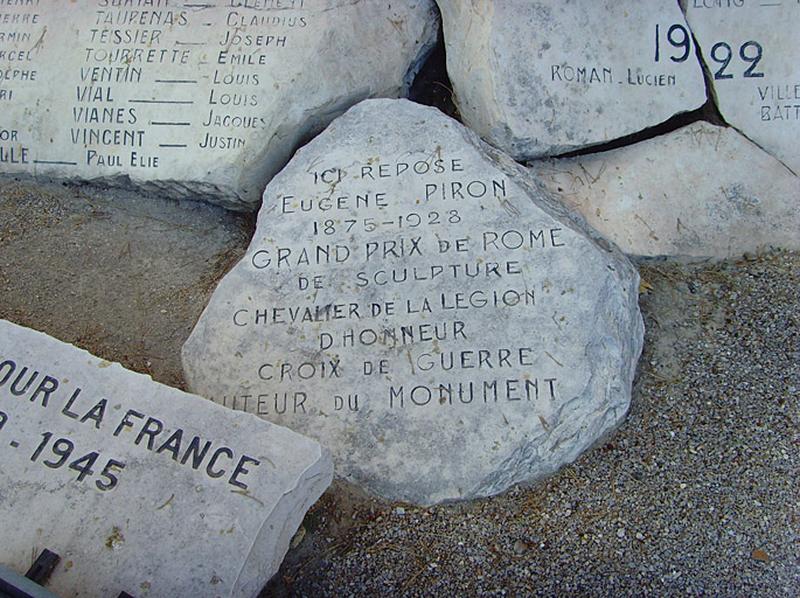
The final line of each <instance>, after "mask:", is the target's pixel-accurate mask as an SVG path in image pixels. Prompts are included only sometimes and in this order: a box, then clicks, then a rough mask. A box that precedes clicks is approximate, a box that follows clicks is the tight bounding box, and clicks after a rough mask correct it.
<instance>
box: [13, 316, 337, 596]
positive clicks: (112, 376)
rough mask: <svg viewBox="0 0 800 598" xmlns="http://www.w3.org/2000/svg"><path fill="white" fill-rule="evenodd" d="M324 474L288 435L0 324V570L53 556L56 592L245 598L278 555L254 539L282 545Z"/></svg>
mask: <svg viewBox="0 0 800 598" xmlns="http://www.w3.org/2000/svg"><path fill="white" fill-rule="evenodd" d="M331 477H332V465H331V463H330V459H329V458H328V457H327V456H326V455H325V454H324V453H323V452H322V450H321V448H320V447H319V445H317V444H316V443H314V442H312V441H310V440H308V439H306V438H304V437H302V436H299V435H298V434H294V433H293V432H290V431H289V430H286V429H284V428H280V427H278V426H272V425H270V424H268V423H267V422H264V421H261V420H259V419H257V418H255V417H249V416H243V415H242V414H241V413H240V414H234V413H231V412H230V411H228V410H225V409H222V408H220V407H218V406H217V405H214V404H212V403H211V402H209V401H206V400H204V399H202V398H200V397H196V396H191V395H188V394H186V393H184V392H182V391H179V390H176V389H174V388H169V387H166V386H162V385H160V384H157V383H155V382H153V381H152V380H151V379H150V378H149V377H146V376H142V375H140V374H135V373H133V372H130V371H127V370H124V369H123V368H122V367H121V366H119V365H118V364H112V363H109V362H106V361H102V360H100V359H99V358H97V357H94V356H92V355H89V354H88V353H86V352H85V351H82V350H80V349H77V348H76V347H73V346H70V345H67V344H65V343H62V342H60V341H57V340H56V339H53V338H50V337H48V336H46V335H44V334H42V333H40V332H36V331H34V330H29V329H26V328H22V327H20V326H17V325H15V324H12V323H10V322H7V321H4V320H0V488H2V496H3V500H0V529H2V530H3V541H2V542H0V562H2V563H4V564H5V565H7V566H9V567H12V568H13V569H15V570H17V571H23V572H24V571H25V570H26V569H27V567H29V566H30V559H31V556H30V555H31V551H32V550H33V552H34V553H36V552H38V551H39V550H41V548H43V547H44V546H46V547H47V548H49V549H50V550H52V551H53V552H56V553H57V554H59V555H62V560H61V563H60V564H59V565H58V566H57V567H56V568H55V569H54V571H53V572H52V575H51V576H50V579H49V580H48V588H49V589H50V590H52V592H53V593H54V595H55V594H57V595H59V596H76V595H79V594H81V595H82V594H85V593H86V591H87V588H89V589H90V594H91V595H97V596H100V595H103V596H105V595H110V596H116V595H118V594H120V592H122V591H125V592H126V593H129V592H135V591H139V590H141V589H142V588H146V589H147V591H148V592H152V593H154V594H157V595H163V596H178V595H184V594H185V595H192V596H204V595H215V596H246V595H253V594H254V593H257V592H258V590H259V589H260V588H261V587H262V586H263V585H264V583H265V582H266V580H267V579H268V578H269V577H270V575H272V574H273V573H274V572H275V569H277V566H278V564H279V563H280V561H281V558H282V556H283V552H282V551H285V550H286V545H287V543H286V542H282V541H281V540H279V539H277V538H276V536H277V534H263V533H260V531H261V530H262V528H264V527H265V526H269V527H272V526H275V527H277V526H286V529H287V530H288V531H287V532H284V533H289V534H291V532H292V531H293V529H295V528H296V526H297V525H299V523H300V521H301V520H302V517H303V514H304V513H305V509H306V508H307V505H308V504H309V502H310V501H313V500H314V499H315V498H317V497H318V496H319V494H320V493H321V492H322V491H323V490H324V488H325V487H326V486H327V484H328V483H329V482H330V479H331ZM279 504H280V505H282V506H281V508H280V509H279V515H275V512H276V508H277V505H279ZM273 518H275V519H274V521H273ZM292 526H295V528H293V527H292ZM43 534H44V535H43ZM186 546H194V547H195V549H194V550H191V551H186V550H185V548H186ZM251 550H256V551H257V552H258V553H259V554H260V555H267V557H266V558H268V559H269V563H274V568H273V566H267V567H266V570H265V567H264V565H263V562H260V563H259V566H258V567H254V568H253V569H252V571H250V570H248V567H246V566H244V565H245V564H246V563H247V562H248V561H247V559H248V555H249V554H250V551H251ZM112 557H113V558H112ZM119 559H124V561H125V563H127V565H128V566H125V567H120V566H119ZM243 586H244V587H249V588H250V590H251V591H248V590H243V589H241V588H242V587H243ZM187 592H188V594H186V593H187Z"/></svg>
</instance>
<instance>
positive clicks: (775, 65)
mask: <svg viewBox="0 0 800 598" xmlns="http://www.w3.org/2000/svg"><path fill="white" fill-rule="evenodd" d="M687 18H688V20H689V24H690V25H691V27H692V29H693V31H694V32H695V35H696V36H697V39H698V43H699V45H700V49H701V50H702V53H703V57H704V58H705V60H706V63H707V64H708V66H709V69H710V71H711V74H712V80H713V84H714V89H715V91H716V95H717V101H718V104H719V108H720V111H721V112H722V114H723V116H724V117H725V118H726V119H727V120H728V122H730V123H731V124H732V125H734V126H736V127H737V128H739V129H740V130H742V131H743V132H744V133H745V134H746V135H748V136H749V137H751V138H752V139H754V140H755V141H757V142H758V143H759V144H760V145H762V146H763V147H765V149H767V150H768V151H770V152H771V153H773V155H775V156H776V157H777V158H779V159H781V160H782V161H783V162H784V163H785V164H787V165H788V166H789V167H790V168H792V169H793V170H794V171H795V172H799V171H800V158H798V153H797V151H796V148H795V145H796V144H795V139H796V136H797V133H798V131H800V124H799V123H800V74H799V73H798V69H797V61H798V59H800V42H798V38H797V34H796V31H795V29H796V26H795V25H796V23H797V20H798V18H800V2H798V0H724V1H723V0H692V1H691V2H689V3H688V6H687Z"/></svg>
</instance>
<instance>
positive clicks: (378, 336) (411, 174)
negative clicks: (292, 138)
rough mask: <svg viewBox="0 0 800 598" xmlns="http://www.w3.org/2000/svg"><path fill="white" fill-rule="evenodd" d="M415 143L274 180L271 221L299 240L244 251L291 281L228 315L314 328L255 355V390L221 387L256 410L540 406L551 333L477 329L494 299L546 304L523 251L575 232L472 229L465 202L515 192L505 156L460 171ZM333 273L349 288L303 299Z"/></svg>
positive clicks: (548, 377)
mask: <svg viewBox="0 0 800 598" xmlns="http://www.w3.org/2000/svg"><path fill="white" fill-rule="evenodd" d="M412 158H413V159H409V160H407V161H405V160H404V161H393V162H390V163H371V162H370V161H369V160H364V161H357V162H355V164H354V165H352V164H351V165H342V164H329V165H328V164H326V165H324V166H322V165H321V166H320V168H319V169H314V170H312V171H311V172H308V173H307V180H306V181H304V183H306V185H307V186H304V187H303V189H302V190H299V189H298V190H296V191H295V190H292V189H286V190H285V191H286V192H285V193H282V194H281V195H280V197H279V198H278V200H277V202H276V203H275V204H274V206H273V208H272V209H273V210H274V217H275V218H276V219H277V220H278V221H279V222H280V224H279V226H287V227H296V228H298V229H299V230H302V231H303V232H304V233H305V235H304V237H303V238H305V239H307V240H308V242H307V243H298V242H297V241H298V239H289V238H284V239H283V240H282V242H278V241H277V240H276V241H275V243H274V244H263V245H259V246H256V247H255V248H253V249H251V252H250V255H249V257H248V258H247V267H248V269H250V270H251V271H252V272H253V273H255V275H256V276H258V277H260V278H261V279H262V280H263V281H264V283H265V284H269V281H270V280H272V279H273V278H274V277H275V276H280V275H284V276H285V277H286V279H287V280H289V281H290V283H289V284H291V286H292V287H293V289H286V290H287V293H286V295H285V297H284V301H275V298H273V300H272V301H269V302H267V301H265V302H262V303H253V304H251V303H248V304H247V305H234V306H232V307H231V309H230V310H229V314H228V325H229V326H230V327H231V328H232V329H233V330H235V331H236V334H246V335H263V336H265V337H269V336H271V335H272V334H273V332H274V331H275V330H276V329H283V330H286V329H302V330H311V329H313V331H314V332H313V334H314V338H301V339H299V341H300V342H301V343H302V344H303V345H306V346H307V347H308V348H309V349H313V350H315V351H317V352H318V353H317V355H318V357H317V358H315V359H310V360H301V359H293V358H290V357H288V356H287V353H286V352H281V351H277V352H271V353H272V354H271V355H269V358H268V359H265V360H264V361H263V362H259V363H257V364H254V367H253V370H252V371H251V376H252V379H251V381H252V385H251V386H252V388H251V390H249V391H247V392H240V393H235V394H228V395H223V396H218V397H214V398H215V399H216V400H218V401H219V402H220V403H222V404H223V405H226V406H229V407H232V408H234V409H241V410H243V411H250V412H253V413H257V414H259V415H271V414H275V415H282V414H291V415H294V416H299V417H302V416H309V417H318V416H319V415H320V414H321V413H325V412H342V414H343V415H344V416H345V417H347V413H351V414H353V416H355V414H356V413H357V412H359V411H361V410H367V411H369V410H372V409H373V408H374V404H375V403H379V404H382V407H384V408H388V409H389V410H404V409H420V408H426V409H443V408H448V407H450V408H456V409H464V408H469V407H471V408H473V409H474V408H477V409H487V408H492V407H493V406H497V405H500V404H502V403H508V402H512V403H513V402H519V403H520V404H525V405H527V406H528V409H530V410H531V413H533V412H535V408H536V406H537V405H539V404H541V403H542V402H547V401H553V400H555V399H556V398H557V394H558V392H559V382H558V380H559V373H558V372H557V370H558V365H557V364H556V363H554V362H552V361H550V362H549V363H547V364H546V365H545V364H544V363H543V361H544V360H542V359H541V357H542V356H543V355H544V354H545V353H546V347H542V346H537V345H536V344H534V343H530V344H524V345H523V344H519V343H513V342H509V343H507V344H505V345H497V344H496V343H490V342H487V340H486V339H482V338H481V334H480V329H481V322H483V321H488V320H491V319H492V318H493V317H495V316H494V314H495V313H498V312H513V311H522V312H525V311H535V310H537V309H541V308H542V307H541V305H540V304H537V300H540V295H541V294H542V293H545V294H554V293H556V292H557V290H556V289H554V288H547V289H543V287H542V280H541V279H540V276H538V275H537V274H536V273H535V270H534V268H532V265H531V262H533V263H535V262H536V261H539V260H542V261H543V260H546V254H548V253H550V252H558V251H565V250H567V251H568V250H569V239H570V237H571V235H572V233H571V232H569V231H565V230H564V229H563V228H562V227H560V226H547V227H531V226H524V225H520V226H513V225H511V223H510V222H509V223H507V224H506V225H504V226H497V225H486V226H484V227H482V228H481V229H480V230H478V231H475V230H474V228H473V225H472V224H470V222H469V220H468V219H469V216H468V214H470V213H474V212H475V209H476V205H483V204H487V205H496V204H501V205H502V203H503V202H507V201H508V200H509V199H510V198H511V197H515V198H518V197H519V195H518V194H519V190H517V189H514V188H513V183H511V181H510V180H509V179H508V178H507V177H505V176H502V175H501V174H500V173H499V172H498V174H497V175H496V176H490V177H480V176H478V175H476V173H475V172H474V171H473V172H469V171H468V169H466V168H465V167H464V161H463V159H462V158H461V157H459V156H447V155H446V154H445V153H444V151H443V150H440V151H439V154H438V155H437V156H435V157H430V156H422V155H417V156H412ZM470 170H471V169H470ZM413 197H416V198H418V200H417V201H416V202H413V201H409V199H410V198H413ZM415 204H416V205H417V206H418V207H417V208H414V209H408V206H412V205H415ZM465 208H466V209H465ZM332 288H339V289H343V290H342V291H341V292H339V293H337V295H338V297H337V299H336V301H335V302H327V301H325V302H316V301H313V302H312V301H304V300H301V297H302V298H305V297H308V296H309V294H310V295H311V296H312V297H313V296H315V295H317V294H323V293H324V294H325V295H326V296H330V295H331V289H332ZM344 289H349V290H347V291H344ZM368 298H369V299H368ZM545 303H547V301H546V300H545ZM509 340H510V339H509ZM356 349H357V350H356ZM363 354H368V355H370V356H371V357H370V358H369V359H360V358H358V357H357V355H363ZM523 371H524V372H526V373H525V375H524V376H523V375H522V374H521V372H523ZM395 380H396V381H395ZM314 388H317V389H318V388H327V389H328V390H327V392H326V393H323V394H321V393H320V392H319V391H316V392H314V391H312V389H314Z"/></svg>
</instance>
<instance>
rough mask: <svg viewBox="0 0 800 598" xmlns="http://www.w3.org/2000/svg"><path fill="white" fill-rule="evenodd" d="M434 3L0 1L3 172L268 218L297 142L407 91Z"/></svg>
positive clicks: (426, 44)
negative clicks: (366, 103) (98, 183)
mask: <svg viewBox="0 0 800 598" xmlns="http://www.w3.org/2000/svg"><path fill="white" fill-rule="evenodd" d="M437 28H438V17H437V15H436V12H435V5H434V3H433V0H397V1H393V2H391V3H387V2H352V1H350V0H257V1H252V0H214V1H211V2H184V1H180V0H130V1H127V0H126V1H125V2H120V1H118V0H72V1H67V0H15V1H13V2H0V173H31V174H39V175H50V176H57V177H67V178H78V179H102V180H105V181H108V182H114V183H121V184H122V183H124V184H128V183H129V182H130V181H132V182H133V183H135V184H137V185H138V186H140V187H143V188H144V189H146V190H151V191H158V192H160V193H161V194H166V195H169V196H172V197H177V198H189V199H204V200H208V201H211V202H214V203H218V204H222V205H225V206H227V207H230V208H234V209H241V210H248V209H255V207H256V206H257V204H258V201H259V200H260V198H261V193H262V192H263V190H264V186H265V185H266V183H267V181H268V180H269V178H270V177H271V176H272V175H273V174H275V173H276V172H277V171H278V170H280V168H281V167H282V166H283V165H284V164H285V163H286V160H288V158H289V156H290V155H291V153H292V152H293V151H294V150H295V148H296V147H297V145H298V143H299V142H301V141H302V140H303V139H304V138H306V137H308V136H310V135H313V134H314V133H315V132H317V131H319V130H320V129H322V128H323V127H324V126H325V125H326V124H328V123H329V122H330V121H331V120H332V119H333V118H334V117H335V116H337V115H338V114H341V113H342V112H343V111H344V110H346V109H347V108H349V107H350V106H352V105H353V104H355V103H357V102H358V101H360V100H362V99H364V98H367V97H397V96H398V95H401V94H403V93H405V90H406V89H407V88H408V86H409V85H410V82H411V79H412V77H413V75H414V74H415V72H416V71H417V70H418V67H419V65H420V63H421V61H422V59H423V58H424V57H425V56H426V54H427V51H428V50H429V48H430V47H431V46H432V44H433V42H434V41H435V39H436V31H437Z"/></svg>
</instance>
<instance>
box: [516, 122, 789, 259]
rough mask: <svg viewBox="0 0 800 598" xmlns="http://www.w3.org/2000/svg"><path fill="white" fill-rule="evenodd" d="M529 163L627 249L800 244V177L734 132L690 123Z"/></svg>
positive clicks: (649, 252) (720, 253)
mask: <svg viewBox="0 0 800 598" xmlns="http://www.w3.org/2000/svg"><path fill="white" fill-rule="evenodd" d="M531 170H532V172H533V173H534V174H535V176H537V178H539V179H540V180H541V181H542V182H543V183H544V184H545V185H546V186H547V188H548V189H549V190H550V191H551V192H553V193H554V194H556V195H557V196H558V197H560V198H561V199H562V201H563V202H564V203H565V204H567V205H568V206H570V207H572V208H574V209H576V210H578V211H579V212H580V213H581V214H582V215H583V216H584V217H585V218H586V220H587V221H588V222H589V223H590V224H591V225H592V226H593V227H594V228H595V229H596V230H598V231H599V232H600V233H602V234H603V235H604V236H605V237H606V238H608V239H610V240H611V241H613V242H614V243H616V244H617V245H618V246H619V247H620V248H621V249H622V250H623V251H625V252H626V253H630V254H637V255H644V256H657V255H681V256H696V257H698V256H710V257H729V256H736V255H741V254H743V253H745V252H755V251H758V250H760V249H763V248H765V247H769V246H772V247H782V248H790V249H798V248H800V212H799V211H798V209H797V202H798V199H800V179H799V178H798V177H796V176H795V175H794V174H793V173H792V172H791V171H790V170H789V169H788V168H786V167H785V166H784V165H783V164H781V163H780V162H779V161H777V160H776V159H775V158H773V157H772V156H770V155H769V154H767V153H766V152H764V151H763V150H761V149H760V148H759V147H758V146H756V145H754V144H753V143H751V142H750V141H748V140H747V139H745V138H744V137H743V136H742V135H740V134H739V133H737V132H736V131H735V130H734V129H731V128H723V127H716V126H714V125H710V124H708V123H705V122H697V123H694V124H692V125H689V126H686V127H683V128H682V129H679V130H677V131H675V132H673V133H669V134H667V135H663V136H660V137H655V138H653V139H650V140H647V141H643V142H641V143H637V144H635V145H631V146H628V147H625V148H622V149H618V150H613V151H608V152H602V153H598V154H590V155H586V156H580V157H577V158H570V159H562V160H546V161H539V162H534V163H532V164H531Z"/></svg>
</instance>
